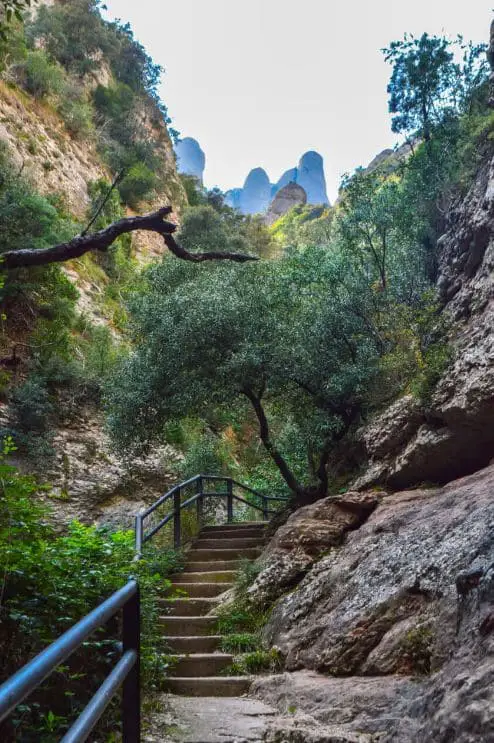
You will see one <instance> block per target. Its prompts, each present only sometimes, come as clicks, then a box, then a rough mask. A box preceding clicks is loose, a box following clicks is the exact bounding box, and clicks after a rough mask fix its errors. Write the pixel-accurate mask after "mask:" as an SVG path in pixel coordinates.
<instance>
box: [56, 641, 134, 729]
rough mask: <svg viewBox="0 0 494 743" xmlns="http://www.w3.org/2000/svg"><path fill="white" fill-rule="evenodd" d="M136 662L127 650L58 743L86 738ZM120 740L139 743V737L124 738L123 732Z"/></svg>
mask: <svg viewBox="0 0 494 743" xmlns="http://www.w3.org/2000/svg"><path fill="white" fill-rule="evenodd" d="M137 660H138V658H137V653H136V652H135V651H133V650H129V651H128V652H127V653H125V654H124V655H123V657H122V658H120V660H119V661H118V663H117V665H116V666H115V668H114V669H113V671H112V672H111V673H110V675H109V676H107V677H106V679H105V680H104V682H103V683H102V684H101V686H100V688H99V689H98V691H97V692H96V694H95V695H94V697H93V698H92V699H91V701H90V702H89V704H88V705H87V706H86V708H85V709H84V711H83V712H82V713H81V714H80V715H79V717H78V718H77V720H76V721H75V723H74V724H73V725H72V727H71V728H70V730H69V731H68V732H67V733H66V734H65V735H64V737H63V738H62V740H61V741H60V743H82V741H85V740H86V739H87V738H88V736H89V734H90V733H91V731H92V730H93V729H94V727H95V725H96V723H97V722H98V720H99V719H100V717H101V715H102V714H103V712H104V711H105V709H106V708H107V707H108V705H109V704H110V702H111V700H112V698H113V696H114V694H115V692H116V691H117V690H118V688H119V687H120V686H121V685H122V682H124V688H125V683H126V682H125V680H124V679H126V677H127V678H128V677H129V675H130V674H132V673H134V672H135V666H136V663H137ZM124 730H125V718H124ZM122 740H123V742H124V743H139V737H133V738H132V737H131V738H129V737H127V738H126V737H125V732H124V735H123V738H122Z"/></svg>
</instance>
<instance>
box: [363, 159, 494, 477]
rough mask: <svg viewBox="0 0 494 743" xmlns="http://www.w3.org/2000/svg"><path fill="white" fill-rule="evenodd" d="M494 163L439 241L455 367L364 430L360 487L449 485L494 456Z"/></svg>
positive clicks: (441, 281) (482, 172)
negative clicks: (428, 390) (428, 391)
mask: <svg viewBox="0 0 494 743" xmlns="http://www.w3.org/2000/svg"><path fill="white" fill-rule="evenodd" d="M493 237H494V159H492V160H491V161H490V162H489V161H488V162H487V163H486V164H485V165H484V167H483V168H482V169H481V170H480V171H479V173H478V174H477V177H476V179H475V181H474V183H473V185H472V187H471V188H470V191H469V193H468V194H467V196H466V197H465V199H464V201H463V202H461V203H459V204H457V205H456V206H455V207H454V208H452V209H451V210H450V213H449V215H448V230H447V231H446V232H445V234H444V235H443V236H442V237H441V238H440V239H439V241H438V261H439V265H438V283H437V286H438V290H439V293H440V296H441V298H442V300H443V302H444V303H445V312H446V313H448V315H449V316H450V317H451V318H452V319H453V321H454V322H453V323H452V328H453V329H452V333H451V345H452V348H453V361H452V363H451V364H450V366H449V368H448V369H447V370H446V372H445V373H444V374H443V376H442V378H441V379H440V381H439V383H438V385H437V387H436V389H435V391H434V393H433V395H432V398H431V400H430V402H429V403H428V404H427V406H426V407H425V409H423V410H422V411H420V410H419V409H418V408H417V404H416V403H415V402H414V401H413V400H411V398H409V397H407V398H403V400H400V401H398V402H397V403H395V404H394V405H393V406H392V407H391V408H389V409H388V410H387V411H385V412H384V413H383V414H382V415H381V416H379V417H377V418H376V419H375V420H374V421H372V422H371V423H370V424H369V426H367V428H366V430H365V431H364V432H363V437H362V438H363V442H364V444H365V447H366V450H367V456H368V465H367V467H366V469H365V472H364V473H363V475H362V476H361V477H360V478H359V479H358V480H357V481H356V482H355V483H354V486H355V487H357V488H365V487H368V486H369V485H372V484H376V483H382V484H386V485H387V486H389V487H392V488H396V489H398V488H404V487H409V486H410V485H413V484H417V483H422V482H425V481H431V482H437V483H442V482H448V481H450V480H452V479H454V478H456V477H460V476H462V475H465V474H468V473H470V472H474V471H475V470H477V469H479V468H480V467H483V466H485V465H486V464H488V463H489V461H490V460H491V458H492V456H493V454H494V426H493V425H492V420H493V415H494V333H493V327H494V300H493V296H494V240H493Z"/></svg>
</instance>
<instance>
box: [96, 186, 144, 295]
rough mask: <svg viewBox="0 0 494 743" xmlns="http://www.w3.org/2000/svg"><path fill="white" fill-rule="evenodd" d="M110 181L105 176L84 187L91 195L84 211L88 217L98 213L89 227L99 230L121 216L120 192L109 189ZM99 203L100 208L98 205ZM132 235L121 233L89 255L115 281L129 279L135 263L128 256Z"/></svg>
mask: <svg viewBox="0 0 494 743" xmlns="http://www.w3.org/2000/svg"><path fill="white" fill-rule="evenodd" d="M110 189H111V184H110V183H108V181H106V180H105V179H103V178H102V179H100V180H99V181H95V182H93V183H90V184H89V187H88V191H89V195H90V197H91V207H90V210H89V213H88V219H91V217H92V215H93V214H96V212H98V211H99V215H98V217H97V219H96V221H95V222H94V224H93V226H92V229H93V230H101V229H104V228H105V227H107V226H108V225H110V224H112V223H113V222H116V221H118V220H119V219H122V218H123V217H125V210H124V209H123V207H122V205H121V203H120V194H119V190H118V188H115V189H113V190H112V191H111V193H110ZM101 207H102V208H101ZM131 251H132V237H131V235H128V234H127V235H122V236H121V237H119V238H118V240H115V242H114V243H113V244H112V245H111V246H110V247H109V248H108V250H106V251H105V252H104V253H101V254H99V255H96V256H93V260H95V261H97V262H98V263H99V264H100V265H101V266H102V267H103V268H104V270H105V271H106V273H107V274H108V276H109V277H110V278H111V279H113V280H114V281H113V282H112V285H113V287H115V284H119V285H122V284H125V283H126V282H127V281H129V280H130V279H132V278H133V277H134V274H135V267H134V264H133V262H132V259H131Z"/></svg>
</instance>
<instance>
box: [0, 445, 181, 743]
mask: <svg viewBox="0 0 494 743" xmlns="http://www.w3.org/2000/svg"><path fill="white" fill-rule="evenodd" d="M11 449H12V443H11V441H7V442H6V445H5V444H4V455H3V456H2V458H1V459H0V564H1V565H2V571H3V575H2V595H1V601H0V676H1V677H2V678H5V677H7V676H8V675H9V674H11V673H12V672H14V671H15V670H17V668H19V666H21V665H22V664H23V663H25V662H26V661H27V660H28V659H30V658H31V657H33V655H35V654H36V653H37V652H39V651H40V650H41V649H42V648H44V647H45V646H46V645H47V644H48V643H50V642H51V641H53V640H54V639H56V638H57V637H58V636H59V635H60V634H62V632H64V631H65V630H66V629H67V628H68V627H70V626H71V625H72V624H73V623H75V622H76V621H77V620H79V619H80V618H81V617H82V616H84V615H85V614H86V613H87V612H88V611H89V610H91V609H92V608H93V607H95V606H96V605H97V604H98V603H99V602H101V601H102V600H103V599H105V598H107V597H108V596H109V595H110V593H112V592H113V591H115V590H116V589H118V588H120V587H121V586H122V585H124V583H125V582H126V581H127V579H128V577H129V575H131V574H133V575H137V577H138V578H139V582H140V585H141V590H142V617H143V638H142V641H143V645H142V671H143V684H144V689H146V690H148V691H152V690H156V689H158V688H160V685H161V684H162V682H163V679H164V677H165V674H166V669H167V666H168V659H167V658H166V656H164V655H163V654H161V653H160V651H159V639H158V637H157V631H158V622H157V616H158V604H157V600H158V597H159V595H160V594H161V591H163V590H165V589H166V587H167V585H169V583H168V582H167V579H166V576H167V575H168V574H170V573H171V572H172V571H174V570H176V569H177V567H178V566H179V565H180V559H179V557H178V555H177V554H176V553H174V552H171V551H164V550H162V551H160V552H159V553H158V552H154V551H152V550H151V551H149V552H147V553H146V556H145V558H144V559H142V560H141V561H140V562H139V563H135V562H134V561H133V559H134V549H133V534H132V533H130V532H118V531H116V532H115V531H114V532H112V531H109V530H107V529H104V528H99V529H98V528H96V527H89V526H83V525H82V524H79V523H73V524H72V525H71V526H70V528H69V530H68V532H67V533H66V534H65V535H61V536H60V535H57V533H56V532H55V530H54V528H53V526H52V525H51V522H50V512H49V509H48V508H47V507H46V506H44V505H41V504H40V502H39V495H38V491H39V486H38V485H37V484H36V482H35V481H34V480H33V479H32V478H30V477H26V476H23V475H20V474H19V473H18V472H17V471H16V470H15V469H14V468H13V467H10V466H8V465H7V464H6V462H5V454H6V453H8V452H9V451H10V450H11ZM118 640H119V630H118V622H116V621H112V622H110V623H109V624H108V625H107V626H106V628H104V629H103V630H101V631H98V632H97V633H95V634H94V635H93V636H92V637H91V638H90V639H89V641H87V642H86V643H84V646H83V647H82V648H81V649H80V650H79V651H78V652H77V653H76V654H75V655H74V656H72V657H71V659H69V661H68V662H67V663H65V664H64V665H63V666H60V667H59V668H58V669H57V671H56V672H55V673H54V674H52V675H51V676H50V677H49V678H48V679H47V681H46V682H45V683H44V684H43V685H42V687H40V689H39V690H38V691H37V692H35V693H34V694H33V695H31V696H30V697H29V698H28V699H27V700H26V702H25V703H24V704H23V705H21V706H20V707H19V708H18V709H17V711H16V712H15V713H14V714H13V716H12V718H11V720H10V721H9V722H8V723H7V724H4V725H3V727H2V728H1V736H2V740H11V739H12V740H13V739H15V740H18V739H19V737H18V735H19V733H16V732H14V731H15V730H16V729H17V726H18V727H19V729H20V730H21V731H22V740H23V741H26V742H28V741H32V742H33V743H34V742H35V741H39V740H43V741H46V742H47V743H48V742H49V741H55V740H59V739H60V736H61V734H62V733H63V731H64V730H66V729H67V727H68V725H69V722H70V721H71V720H73V719H74V718H75V717H76V716H77V714H78V712H79V711H80V709H81V708H82V707H83V706H84V704H85V703H87V701H88V699H89V698H90V696H91V695H92V694H93V693H94V692H95V690H96V688H97V687H98V685H99V684H100V683H101V681H102V680H103V677H104V676H105V675H106V674H107V673H108V672H109V670H110V667H111V666H112V665H114V663H115V661H116V658H117V657H118V646H117V642H118ZM117 716H118V712H117ZM54 723H56V724H54ZM116 724H117V720H116V719H115V716H114V712H113V713H112V712H111V710H110V711H109V712H107V714H106V716H105V718H104V726H105V728H106V729H113V730H114V729H115V726H116Z"/></svg>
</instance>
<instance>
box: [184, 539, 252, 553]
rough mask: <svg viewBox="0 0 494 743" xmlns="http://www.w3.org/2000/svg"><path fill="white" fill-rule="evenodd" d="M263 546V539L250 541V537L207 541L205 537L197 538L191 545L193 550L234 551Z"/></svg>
mask: <svg viewBox="0 0 494 743" xmlns="http://www.w3.org/2000/svg"><path fill="white" fill-rule="evenodd" d="M263 544H264V539H263V538H257V537H256V538H255V539H251V538H250V537H242V538H239V539H237V538H236V537H235V538H234V539H233V538H232V539H230V538H229V537H223V538H221V539H216V538H215V539H207V538H206V537H199V539H196V541H195V542H194V545H193V549H194V550H223V549H228V550H236V549H244V548H248V547H261V546H262V545H263Z"/></svg>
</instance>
